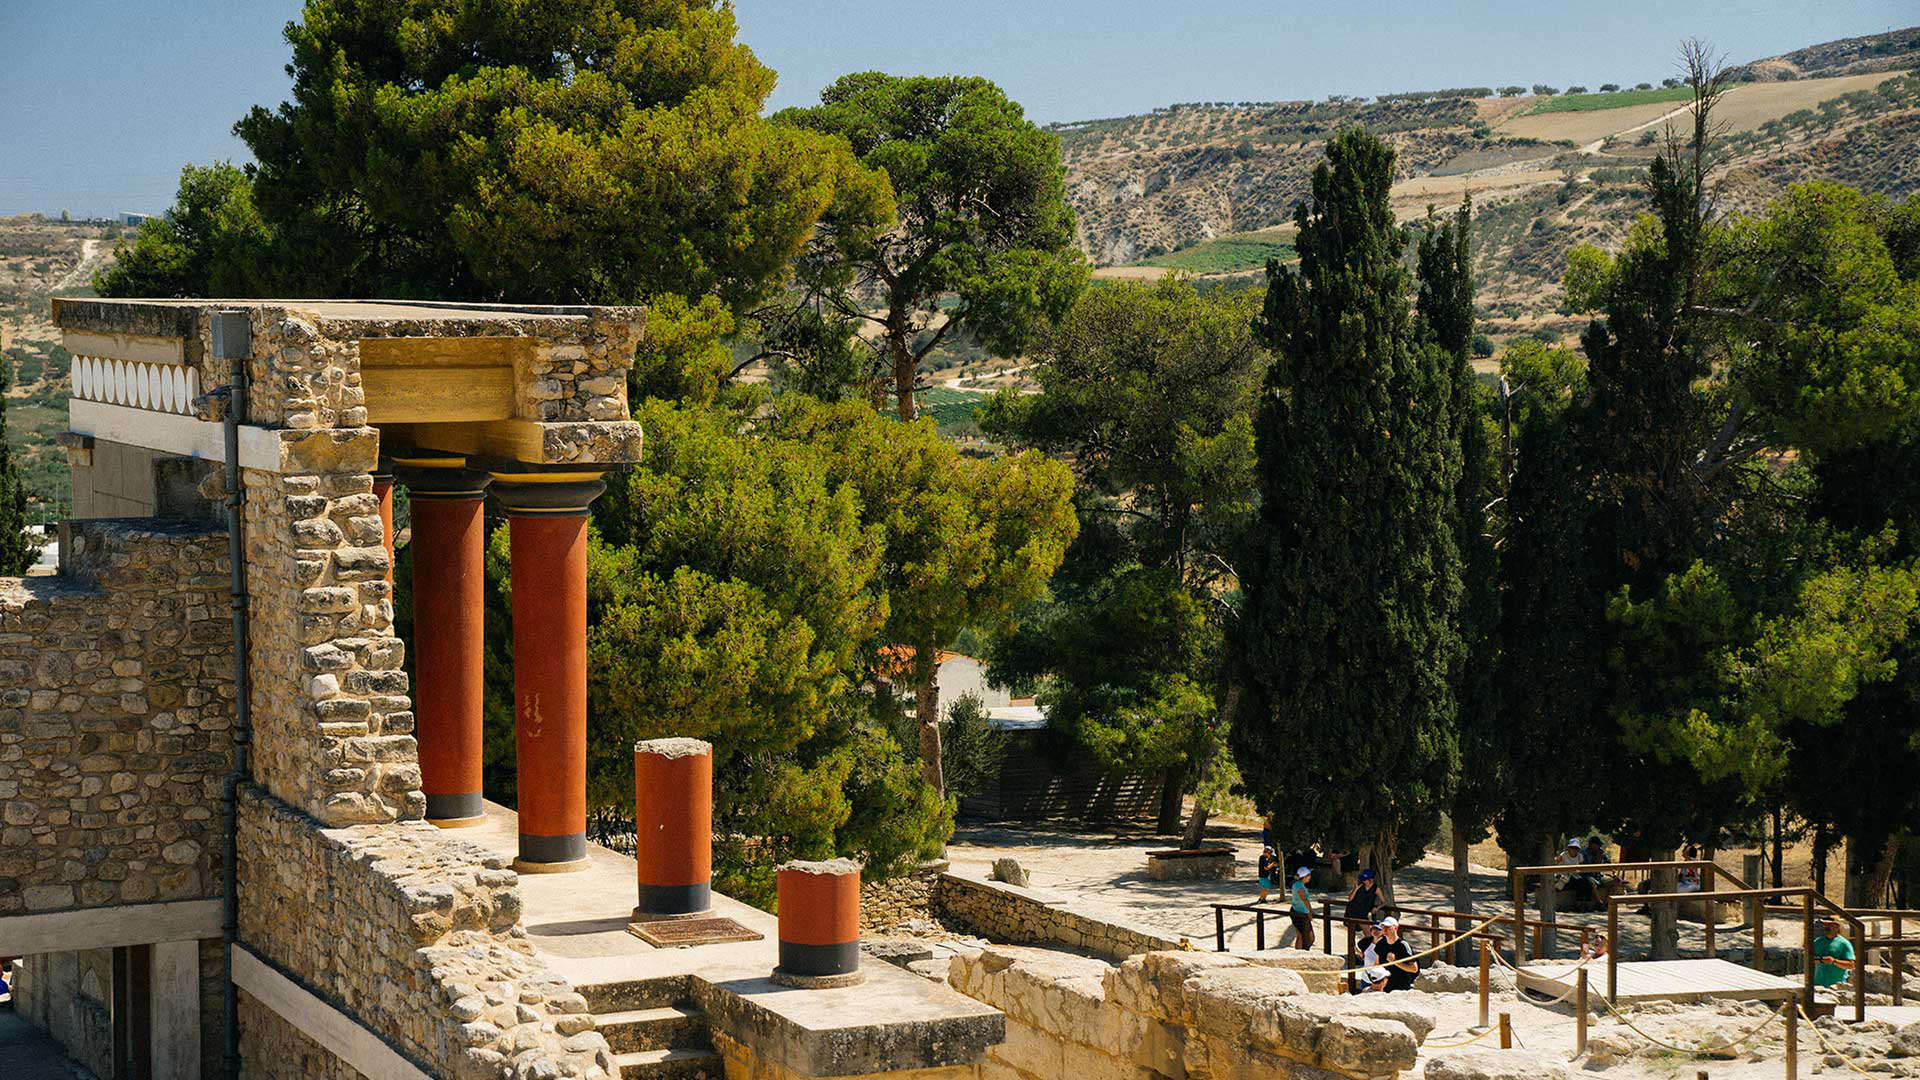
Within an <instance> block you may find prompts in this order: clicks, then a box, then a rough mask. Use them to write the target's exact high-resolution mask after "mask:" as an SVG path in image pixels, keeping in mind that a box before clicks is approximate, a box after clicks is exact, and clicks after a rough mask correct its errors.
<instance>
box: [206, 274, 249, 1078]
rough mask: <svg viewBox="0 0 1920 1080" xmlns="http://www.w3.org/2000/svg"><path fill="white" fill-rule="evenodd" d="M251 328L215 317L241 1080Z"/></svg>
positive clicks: (230, 1030) (233, 1065)
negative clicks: (245, 477)
mask: <svg viewBox="0 0 1920 1080" xmlns="http://www.w3.org/2000/svg"><path fill="white" fill-rule="evenodd" d="M252 339H253V327H252V323H251V321H250V320H249V318H248V316H247V313H246V312H244V311H220V312H215V313H214V316H213V354H214V355H215V356H216V357H220V358H222V359H225V360H227V361H228V362H229V364H230V369H229V370H230V374H229V376H228V382H227V385H226V386H225V387H223V388H221V389H219V390H216V391H214V393H215V395H217V396H219V397H221V398H223V399H224V401H225V406H226V407H225V408H224V409H223V410H222V413H223V420H224V426H225V428H226V456H227V477H226V480H227V485H226V487H227V500H226V501H227V557H228V559H229V561H230V562H232V564H233V570H232V577H231V580H230V587H229V594H230V595H229V604H230V606H231V608H232V615H233V771H232V772H230V773H228V774H227V781H226V786H225V791H224V794H223V796H222V798H223V800H224V802H225V804H226V814H227V858H226V866H225V872H226V890H225V891H226V896H225V901H226V902H225V905H224V910H223V918H222V921H221V924H220V930H221V935H220V936H221V940H222V944H223V948H222V950H221V954H220V963H221V971H222V974H223V975H224V976H225V979H226V984H227V993H226V1043H227V1045H226V1073H227V1077H228V1080H239V1078H240V1001H239V995H240V991H239V988H238V987H236V986H234V984H233V950H234V949H235V948H236V947H238V945H239V941H240V785H241V784H243V783H246V781H247V777H248V774H249V765H248V761H247V749H248V746H249V744H250V743H251V741H252V738H253V702H252V697H253V687H252V680H251V679H250V678H249V676H248V668H247V636H248V617H247V543H246V534H245V533H244V532H243V531H242V525H243V516H242V511H243V510H244V502H243V496H242V492H241V488H240V425H241V423H243V422H244V420H245V418H246V412H247V361H248V359H249V358H250V357H251V356H252V354H253V340H252Z"/></svg>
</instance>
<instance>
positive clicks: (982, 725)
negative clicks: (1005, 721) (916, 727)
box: [940, 694, 1007, 795]
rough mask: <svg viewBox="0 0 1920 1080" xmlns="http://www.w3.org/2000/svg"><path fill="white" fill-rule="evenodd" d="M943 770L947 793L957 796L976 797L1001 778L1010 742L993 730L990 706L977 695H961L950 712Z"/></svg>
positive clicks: (942, 752)
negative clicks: (989, 712)
mask: <svg viewBox="0 0 1920 1080" xmlns="http://www.w3.org/2000/svg"><path fill="white" fill-rule="evenodd" d="M940 753H941V759H940V760H941V767H942V768H943V769H945V770H946V778H947V791H948V792H949V793H951V794H955V795H974V794H978V793H979V792H981V791H985V790H986V789H987V788H988V787H990V786H991V785H992V784H993V783H994V782H995V781H996V780H998V779H999V776H1000V765H1001V763H1002V762H1003V761H1005V760H1006V756H1007V740H1006V738H1005V736H1003V735H1001V734H1000V733H999V732H997V731H995V730H993V725H992V724H991V723H989V722H988V719H987V707H986V705H985V704H983V703H982V702H981V700H980V696H979V695H978V694H961V695H960V696H959V697H957V698H955V699H954V702H953V708H952V709H951V710H949V711H948V713H947V730H946V732H945V733H944V737H943V738H942V740H941V744H940Z"/></svg>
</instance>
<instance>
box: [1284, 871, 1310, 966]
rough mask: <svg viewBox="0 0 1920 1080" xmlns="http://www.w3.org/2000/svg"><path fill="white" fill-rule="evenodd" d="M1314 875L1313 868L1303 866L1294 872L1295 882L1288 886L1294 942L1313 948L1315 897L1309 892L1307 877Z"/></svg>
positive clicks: (1306, 947) (1289, 911)
mask: <svg viewBox="0 0 1920 1080" xmlns="http://www.w3.org/2000/svg"><path fill="white" fill-rule="evenodd" d="M1312 876H1313V870H1312V868H1311V867H1306V866H1303V867H1301V868H1300V869H1298V870H1295V871H1294V872H1293V884H1291V885H1289V886H1287V904H1288V911H1287V914H1288V915H1289V916H1290V917H1291V918H1292V919H1293V929H1294V942H1293V943H1294V944H1295V945H1297V946H1299V947H1300V948H1302V949H1311V948H1313V897H1312V896H1311V895H1309V894H1308V893H1307V879H1308V878H1310V877H1312Z"/></svg>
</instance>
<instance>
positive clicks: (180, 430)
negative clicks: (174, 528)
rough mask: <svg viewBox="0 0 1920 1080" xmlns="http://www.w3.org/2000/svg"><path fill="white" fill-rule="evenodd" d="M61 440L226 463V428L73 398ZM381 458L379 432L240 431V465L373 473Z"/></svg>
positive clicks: (291, 470) (275, 470)
mask: <svg viewBox="0 0 1920 1080" xmlns="http://www.w3.org/2000/svg"><path fill="white" fill-rule="evenodd" d="M68 424H69V425H70V427H71V430H69V431H68V432H67V433H66V436H63V438H71V439H74V440H83V439H104V440H106V441H108V442H116V443H123V444H125V445H128V446H139V447H144V448H146V449H148V450H159V451H161V452H162V453H167V454H178V455H180V456H181V457H190V458H199V459H201V460H204V461H219V462H224V461H226V459H227V444H226V430H225V428H224V426H223V425H221V424H218V423H215V422H213V421H210V420H197V419H195V418H193V417H191V416H177V415H174V414H171V413H162V412H154V411H152V410H149V409H135V408H129V407H127V406H124V405H108V404H105V403H103V402H98V401H81V400H79V399H77V398H76V399H74V400H72V401H71V402H69V403H68ZM379 455H380V433H379V430H378V429H376V428H371V427H358V428H264V427H256V426H254V425H251V424H247V425H242V426H241V428H240V464H241V466H242V467H243V468H248V469H257V470H259V471H262V472H271V473H341V472H372V471H373V469H374V466H375V464H376V463H377V461H378V459H379Z"/></svg>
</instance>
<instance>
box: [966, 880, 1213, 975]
mask: <svg viewBox="0 0 1920 1080" xmlns="http://www.w3.org/2000/svg"><path fill="white" fill-rule="evenodd" d="M1067 903H1068V900H1067V898H1066V897H1064V896H1058V895H1055V894H1053V893H1049V892H1046V891H1045V890H1042V889H1033V888H1021V887H1020V886H1017V885H1009V884H1007V883H1006V882H1004V881H987V880H984V879H981V878H976V877H971V876H967V875H963V874H959V873H953V872H948V873H945V874H941V875H940V879H939V881H938V882H936V883H935V886H934V893H933V912H934V915H935V916H936V917H937V918H939V919H940V920H941V921H942V922H945V923H946V924H947V925H948V926H951V927H955V928H958V929H962V930H965V931H967V932H969V933H973V934H978V935H979V936H981V937H983V938H986V939H987V940H989V941H997V942H1005V943H1006V944H1009V945H1050V946H1056V947H1062V948H1068V949H1075V950H1078V951H1081V952H1087V953H1091V954H1093V955H1094V956H1098V957H1102V958H1104V959H1108V960H1115V961H1119V960H1125V959H1126V958H1127V957H1129V956H1133V955H1136V954H1138V953H1145V952H1156V951H1162V950H1168V949H1180V948H1184V947H1186V943H1185V941H1184V940H1183V939H1181V938H1178V937H1173V936H1171V935H1169V934H1167V933H1165V932H1164V931H1161V930H1159V929H1157V928H1154V927H1148V926H1142V925H1139V924H1133V923H1124V922H1119V921H1117V920H1109V919H1096V918H1094V917H1092V916H1089V915H1082V914H1080V913H1078V912H1075V911H1069V910H1068V909H1067V908H1066V904H1067Z"/></svg>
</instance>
